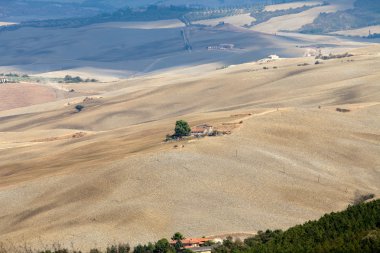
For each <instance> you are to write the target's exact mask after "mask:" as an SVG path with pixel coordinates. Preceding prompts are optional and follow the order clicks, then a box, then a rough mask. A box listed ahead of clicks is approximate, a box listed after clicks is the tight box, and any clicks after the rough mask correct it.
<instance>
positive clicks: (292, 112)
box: [0, 47, 380, 248]
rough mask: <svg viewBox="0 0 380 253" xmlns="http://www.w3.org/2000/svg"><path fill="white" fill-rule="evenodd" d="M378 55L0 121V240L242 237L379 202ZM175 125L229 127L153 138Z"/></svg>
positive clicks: (125, 94) (281, 67)
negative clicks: (168, 139)
mask: <svg viewBox="0 0 380 253" xmlns="http://www.w3.org/2000/svg"><path fill="white" fill-rule="evenodd" d="M378 52H379V49H378V47H373V48H370V49H362V50H357V51H354V54H355V56H354V57H351V58H349V59H337V60H328V61H325V62H324V64H319V65H314V59H312V58H297V59H282V60H278V61H275V62H271V63H267V64H264V65H260V64H257V63H247V64H243V65H239V66H234V67H230V68H227V69H223V70H214V71H212V72H210V73H205V74H203V75H197V76H194V75H191V73H190V74H185V73H180V72H175V71H173V72H166V73H161V74H157V75H151V76H146V77H140V78H135V79H131V80H127V81H122V82H120V83H117V84H112V86H116V87H119V88H118V89H116V90H110V91H109V92H103V93H102V94H101V96H97V97H94V98H93V99H87V100H86V101H84V102H83V99H84V97H83V98H82V99H80V98H75V99H70V100H65V101H59V102H53V103H48V104H44V105H39V106H33V107H27V108H19V109H15V110H10V111H3V112H0V123H1V124H0V131H1V134H0V156H1V157H2V159H1V160H0V175H1V177H0V192H1V194H0V206H1V216H0V231H1V232H0V241H8V240H10V241H16V242H17V243H18V242H20V238H22V241H25V242H26V243H31V244H32V245H35V246H37V247H38V244H39V242H40V241H44V242H45V243H50V242H51V243H53V242H55V241H56V240H57V238H59V240H60V242H61V243H62V244H64V245H70V242H74V244H75V245H76V246H80V247H84V248H90V247H93V246H100V247H104V246H105V245H107V244H108V243H112V242H118V241H128V242H131V243H137V242H147V241H153V240H157V239H159V238H161V237H164V236H165V237H168V236H170V235H171V234H173V232H175V231H183V232H184V233H186V234H187V235H189V236H202V235H209V234H220V233H223V232H226V233H228V232H255V231H257V230H260V229H261V230H262V229H266V228H273V229H274V228H287V227H289V226H292V225H295V224H298V223H302V222H304V221H306V220H309V219H315V218H318V217H320V216H321V215H322V214H324V213H326V212H330V211H337V210H341V209H344V208H345V207H346V206H347V205H348V204H349V203H351V202H352V201H353V199H354V197H355V196H356V195H357V194H365V193H374V194H376V195H379V194H380V188H379V184H378V182H379V181H380V171H379V170H380V160H379V156H378V154H379V153H380V148H379V147H380V138H379V136H380V128H379V124H378V122H379V121H380V114H379V112H380V110H379V109H380V91H379V90H380V89H379V84H378V80H379V78H380V76H379V73H380V71H379V70H380V55H379V54H378ZM305 62H307V63H309V64H310V65H307V66H298V65H300V64H303V63H305ZM264 66H265V67H266V68H267V69H263V67H264ZM368 66H371V67H370V68H369V67H368ZM274 67H276V68H274ZM78 85H79V84H78ZM79 87H80V85H79ZM79 87H78V88H79ZM85 87H86V86H83V88H85ZM221 98H223V99H221ZM66 102H70V104H71V105H69V106H68V105H67V104H65V103H66ZM77 103H81V104H83V105H84V106H85V109H84V110H83V111H82V112H80V113H75V110H74V106H75V104H77ZM318 106H321V107H320V109H319V108H318ZM337 107H340V108H345V109H349V110H351V111H350V112H348V113H341V112H337V111H336V108H337ZM178 119H185V120H188V121H189V122H190V124H191V125H196V124H200V123H209V124H213V125H215V126H218V125H219V126H223V127H226V126H231V125H233V126H234V127H235V128H234V130H233V133H232V134H231V135H226V136H222V137H213V138H211V137H210V138H205V139H199V140H192V141H183V142H180V143H164V142H163V139H164V138H165V135H166V134H168V133H171V131H172V129H173V126H174V122H175V121H176V120H178ZM231 123H232V124H231ZM176 144H177V145H178V146H179V147H180V148H173V146H174V145H176ZM182 145H184V147H183V148H181V147H182ZM16 199H17V201H15V200H16Z"/></svg>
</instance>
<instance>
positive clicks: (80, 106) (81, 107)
mask: <svg viewBox="0 0 380 253" xmlns="http://www.w3.org/2000/svg"><path fill="white" fill-rule="evenodd" d="M75 109H76V110H77V111H78V112H81V111H82V110H83V109H84V106H83V105H76V106H75Z"/></svg>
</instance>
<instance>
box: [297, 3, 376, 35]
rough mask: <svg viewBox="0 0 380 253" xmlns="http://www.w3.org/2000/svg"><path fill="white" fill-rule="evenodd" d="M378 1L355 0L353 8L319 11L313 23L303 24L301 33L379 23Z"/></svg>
mask: <svg viewBox="0 0 380 253" xmlns="http://www.w3.org/2000/svg"><path fill="white" fill-rule="evenodd" d="M379 13H380V1H374V0H357V1H356V2H355V8H353V9H348V10H345V11H338V12H332V13H321V14H320V15H319V16H318V17H317V18H316V19H315V20H314V22H313V23H311V24H307V25H304V26H303V27H302V28H301V29H300V30H299V31H300V32H302V33H313V34H321V33H329V32H335V31H340V30H349V29H356V28H361V27H366V26H372V25H378V24H380V15H379Z"/></svg>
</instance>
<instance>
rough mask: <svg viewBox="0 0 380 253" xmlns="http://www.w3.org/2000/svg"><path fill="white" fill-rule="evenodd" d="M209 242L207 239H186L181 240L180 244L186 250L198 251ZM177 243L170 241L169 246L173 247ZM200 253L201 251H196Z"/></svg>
mask: <svg viewBox="0 0 380 253" xmlns="http://www.w3.org/2000/svg"><path fill="white" fill-rule="evenodd" d="M209 241H211V239H207V238H186V239H183V240H181V243H182V245H183V247H184V248H186V249H192V250H193V249H199V248H200V247H202V246H203V245H204V244H205V243H206V242H209ZM176 243H177V241H171V242H170V244H172V245H175V244H176ZM197 252H202V251H197Z"/></svg>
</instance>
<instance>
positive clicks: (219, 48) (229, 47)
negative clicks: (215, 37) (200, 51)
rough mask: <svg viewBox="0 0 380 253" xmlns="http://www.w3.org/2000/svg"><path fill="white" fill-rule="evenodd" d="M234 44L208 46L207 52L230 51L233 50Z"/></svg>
mask: <svg viewBox="0 0 380 253" xmlns="http://www.w3.org/2000/svg"><path fill="white" fill-rule="evenodd" d="M234 47H235V45H234V44H219V45H217V46H208V47H207V50H231V49H234Z"/></svg>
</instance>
